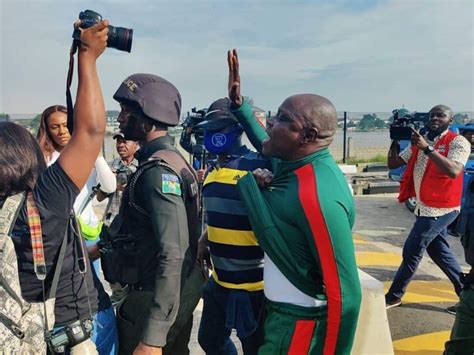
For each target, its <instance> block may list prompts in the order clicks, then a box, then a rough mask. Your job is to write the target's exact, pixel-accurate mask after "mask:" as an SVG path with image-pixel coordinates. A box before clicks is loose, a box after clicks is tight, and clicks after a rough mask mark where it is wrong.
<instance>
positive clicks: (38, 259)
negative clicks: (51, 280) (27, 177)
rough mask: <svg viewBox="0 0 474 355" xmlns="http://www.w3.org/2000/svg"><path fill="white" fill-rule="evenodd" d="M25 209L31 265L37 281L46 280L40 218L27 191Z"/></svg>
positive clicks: (33, 200)
mask: <svg viewBox="0 0 474 355" xmlns="http://www.w3.org/2000/svg"><path fill="white" fill-rule="evenodd" d="M26 208H27V213H28V224H29V226H30V238H31V252H32V254H33V265H34V270H35V274H36V277H37V278H38V280H44V279H45V278H46V261H45V258H44V250H43V230H42V228H41V218H40V214H39V211H38V208H37V207H36V202H35V199H34V196H33V192H31V191H29V192H28V194H27V197H26Z"/></svg>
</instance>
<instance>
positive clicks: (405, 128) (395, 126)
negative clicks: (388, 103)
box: [390, 110, 430, 141]
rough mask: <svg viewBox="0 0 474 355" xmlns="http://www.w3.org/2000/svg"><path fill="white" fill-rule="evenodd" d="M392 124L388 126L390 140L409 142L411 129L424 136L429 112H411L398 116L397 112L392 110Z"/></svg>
mask: <svg viewBox="0 0 474 355" xmlns="http://www.w3.org/2000/svg"><path fill="white" fill-rule="evenodd" d="M392 114H393V123H392V124H391V125H390V139H393V140H397V141H401V140H410V139H411V135H412V129H415V130H417V131H418V130H419V131H420V133H421V134H424V131H425V126H426V124H427V123H428V121H429V119H430V114H429V112H412V113H404V114H403V116H401V115H400V112H399V111H398V110H393V111H392Z"/></svg>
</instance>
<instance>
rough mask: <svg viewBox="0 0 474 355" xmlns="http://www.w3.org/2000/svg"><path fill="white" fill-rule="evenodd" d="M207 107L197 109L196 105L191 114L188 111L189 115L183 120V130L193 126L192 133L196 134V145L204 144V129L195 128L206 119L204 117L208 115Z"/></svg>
mask: <svg viewBox="0 0 474 355" xmlns="http://www.w3.org/2000/svg"><path fill="white" fill-rule="evenodd" d="M206 113H207V109H205V108H203V109H201V110H197V109H196V107H193V108H192V109H191V114H189V112H188V116H187V117H186V119H185V120H184V122H183V130H184V131H185V130H186V129H188V128H191V133H192V134H193V135H194V139H195V141H196V144H195V145H201V146H204V129H202V128H195V127H196V126H197V125H198V124H199V123H201V122H202V121H204V117H205V116H206Z"/></svg>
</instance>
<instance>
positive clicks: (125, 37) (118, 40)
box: [72, 10, 133, 53]
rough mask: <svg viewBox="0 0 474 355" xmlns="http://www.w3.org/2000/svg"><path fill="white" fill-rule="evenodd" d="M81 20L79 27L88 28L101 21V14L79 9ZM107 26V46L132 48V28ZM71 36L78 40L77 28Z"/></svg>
mask: <svg viewBox="0 0 474 355" xmlns="http://www.w3.org/2000/svg"><path fill="white" fill-rule="evenodd" d="M79 20H81V24H80V26H79V27H80V28H89V27H92V26H94V25H95V24H97V23H99V22H100V21H102V15H100V14H99V13H97V12H95V11H92V10H85V11H81V13H80V14H79ZM108 27H109V34H108V36H109V38H108V40H107V47H112V48H116V49H118V50H119V51H124V52H129V53H130V51H131V50H132V39H133V30H132V29H129V28H124V27H114V26H108ZM72 38H74V39H75V40H80V38H81V33H80V31H79V30H77V29H76V30H74V32H73V34H72Z"/></svg>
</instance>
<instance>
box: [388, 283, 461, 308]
mask: <svg viewBox="0 0 474 355" xmlns="http://www.w3.org/2000/svg"><path fill="white" fill-rule="evenodd" d="M391 284H392V282H391V281H389V282H384V289H385V292H387V291H388V288H389V287H390V285H391ZM458 301H459V298H458V296H457V295H456V292H454V289H453V285H452V284H451V282H449V281H444V280H440V281H418V280H414V281H412V282H410V284H409V285H408V288H407V292H406V293H405V295H404V296H403V298H402V302H403V303H432V302H458Z"/></svg>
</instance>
